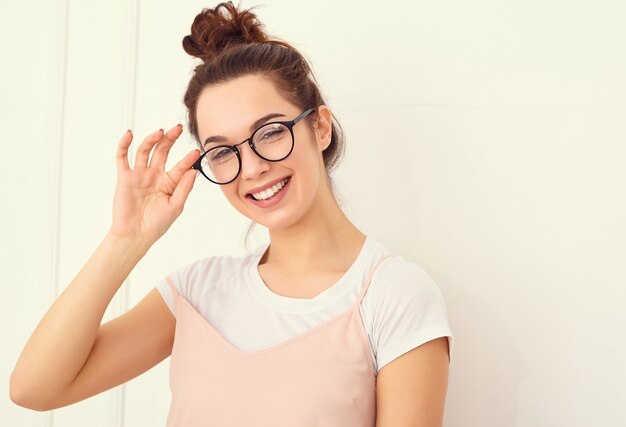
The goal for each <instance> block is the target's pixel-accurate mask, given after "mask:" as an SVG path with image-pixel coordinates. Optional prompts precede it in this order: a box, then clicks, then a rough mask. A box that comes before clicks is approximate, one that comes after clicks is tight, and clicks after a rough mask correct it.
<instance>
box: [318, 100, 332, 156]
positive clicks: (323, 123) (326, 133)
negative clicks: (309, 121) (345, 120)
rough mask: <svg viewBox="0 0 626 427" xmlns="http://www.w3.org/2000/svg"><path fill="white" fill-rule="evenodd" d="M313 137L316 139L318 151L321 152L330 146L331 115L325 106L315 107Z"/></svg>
mask: <svg viewBox="0 0 626 427" xmlns="http://www.w3.org/2000/svg"><path fill="white" fill-rule="evenodd" d="M314 128H315V135H316V137H317V145H318V147H319V151H320V152H322V151H324V150H325V149H327V148H328V146H329V145H330V140H331V138H332V136H333V122H332V113H331V112H330V109H329V108H328V107H327V106H325V105H320V106H319V107H317V121H316V122H315V125H314Z"/></svg>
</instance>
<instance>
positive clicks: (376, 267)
mask: <svg viewBox="0 0 626 427" xmlns="http://www.w3.org/2000/svg"><path fill="white" fill-rule="evenodd" d="M393 257H394V255H385V256H384V257H382V259H381V260H380V261H378V263H377V264H376V265H375V266H374V268H372V269H371V270H370V272H369V274H368V276H367V280H366V281H365V284H364V285H363V289H361V295H359V298H358V299H357V302H356V306H357V307H359V305H361V300H363V297H364V296H365V293H366V292H367V289H368V288H369V286H370V283H371V281H372V277H373V276H374V273H375V272H376V270H377V269H378V266H380V264H382V262H383V261H384V260H386V259H387V258H393Z"/></svg>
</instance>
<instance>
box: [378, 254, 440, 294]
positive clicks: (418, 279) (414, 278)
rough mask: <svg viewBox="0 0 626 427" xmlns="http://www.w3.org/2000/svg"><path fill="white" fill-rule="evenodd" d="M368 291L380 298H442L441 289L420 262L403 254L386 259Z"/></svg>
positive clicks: (379, 267)
mask: <svg viewBox="0 0 626 427" xmlns="http://www.w3.org/2000/svg"><path fill="white" fill-rule="evenodd" d="M370 288H371V289H369V290H368V293H370V292H371V293H372V294H373V295H372V296H375V297H377V299H380V300H385V301H389V300H396V299H403V300H405V299H406V298H411V299H424V298H426V299H432V298H440V297H441V290H440V288H439V286H438V285H437V283H436V282H435V281H434V280H433V278H432V277H431V275H430V274H429V273H428V272H427V271H426V270H425V269H424V268H423V267H422V266H421V265H419V264H417V263H415V262H413V261H410V260H407V259H406V258H404V257H403V256H401V255H396V256H392V257H390V258H388V259H385V260H384V261H383V262H382V263H381V264H380V265H379V266H378V268H377V270H376V271H375V272H374V274H373V276H372V283H371V284H370Z"/></svg>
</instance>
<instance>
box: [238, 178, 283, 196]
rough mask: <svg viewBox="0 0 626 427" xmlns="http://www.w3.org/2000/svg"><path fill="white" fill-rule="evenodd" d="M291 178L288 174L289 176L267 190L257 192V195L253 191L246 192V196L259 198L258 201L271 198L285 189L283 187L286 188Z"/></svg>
mask: <svg viewBox="0 0 626 427" xmlns="http://www.w3.org/2000/svg"><path fill="white" fill-rule="evenodd" d="M290 179H291V177H290V176H288V177H287V178H285V179H283V180H282V181H281V182H279V183H278V184H275V185H274V186H273V187H270V188H268V189H267V190H264V191H260V192H258V193H255V194H256V197H255V196H254V195H253V194H252V193H248V194H246V197H248V198H250V199H253V200H257V201H261V200H270V199H272V198H273V197H275V196H276V195H277V194H278V193H280V192H281V191H283V188H285V186H286V185H287V183H288V182H289V180H290ZM274 188H276V190H274Z"/></svg>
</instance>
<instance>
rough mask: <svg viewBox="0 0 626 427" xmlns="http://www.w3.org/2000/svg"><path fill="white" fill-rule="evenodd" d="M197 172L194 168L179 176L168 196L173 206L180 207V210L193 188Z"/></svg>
mask: <svg viewBox="0 0 626 427" xmlns="http://www.w3.org/2000/svg"><path fill="white" fill-rule="evenodd" d="M197 174H198V173H197V172H196V170H195V169H190V170H188V171H187V172H185V173H184V174H183V176H182V177H181V178H180V181H178V185H177V186H176V188H175V189H174V192H173V193H172V197H170V203H171V204H172V206H173V207H175V208H180V210H181V211H182V208H183V207H184V206H185V201H186V200H187V197H188V196H189V193H190V192H191V189H192V188H193V183H194V182H195V180H196V176H197Z"/></svg>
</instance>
